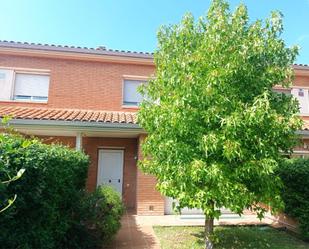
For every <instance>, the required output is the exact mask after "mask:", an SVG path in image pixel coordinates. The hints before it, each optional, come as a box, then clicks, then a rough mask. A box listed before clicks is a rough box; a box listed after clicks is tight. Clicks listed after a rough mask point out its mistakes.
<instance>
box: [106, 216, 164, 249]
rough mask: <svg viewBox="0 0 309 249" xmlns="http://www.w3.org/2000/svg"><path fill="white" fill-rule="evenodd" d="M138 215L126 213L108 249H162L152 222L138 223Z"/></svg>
mask: <svg viewBox="0 0 309 249" xmlns="http://www.w3.org/2000/svg"><path fill="white" fill-rule="evenodd" d="M137 217H138V216H136V215H131V214H128V213H126V214H125V215H124V217H123V218H122V221H121V224H122V226H121V229H120V230H119V232H118V233H117V235H116V237H115V239H114V241H113V242H112V244H111V245H110V246H108V247H107V249H160V243H159V240H158V239H157V237H156V235H155V233H154V231H153V228H152V225H151V223H148V224H145V223H144V224H141V223H138V221H137V219H136V218H137ZM103 248H104V249H105V248H106V247H103Z"/></svg>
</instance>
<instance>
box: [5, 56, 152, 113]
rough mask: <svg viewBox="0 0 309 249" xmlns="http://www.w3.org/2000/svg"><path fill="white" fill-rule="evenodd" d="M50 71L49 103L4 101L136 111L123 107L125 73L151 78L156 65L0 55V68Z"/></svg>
mask: <svg viewBox="0 0 309 249" xmlns="http://www.w3.org/2000/svg"><path fill="white" fill-rule="evenodd" d="M1 67H12V68H26V69H27V68H28V69H46V70H50V85H49V97H48V103H47V104H46V103H45V104H44V103H43V104H42V103H41V104H40V103H27V102H23V103H21V102H13V101H9V102H3V101H2V102H1V103H3V104H4V103H5V105H14V106H36V107H52V108H72V109H91V110H106V111H136V109H132V108H123V107H122V85H123V79H124V75H133V76H145V77H149V76H150V75H151V74H153V73H154V66H149V65H135V64H122V63H110V62H95V61H78V60H67V59H52V58H37V57H25V56H12V55H1V56H0V68H1Z"/></svg>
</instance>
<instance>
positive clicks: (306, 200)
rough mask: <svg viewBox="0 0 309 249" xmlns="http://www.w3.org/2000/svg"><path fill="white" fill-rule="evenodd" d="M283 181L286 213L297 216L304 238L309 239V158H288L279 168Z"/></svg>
mask: <svg viewBox="0 0 309 249" xmlns="http://www.w3.org/2000/svg"><path fill="white" fill-rule="evenodd" d="M279 175H280V177H281V179H282V181H283V185H284V188H283V191H282V199H283V201H284V203H285V213H286V214H288V215H290V216H292V217H294V218H296V220H298V222H299V228H300V231H301V234H302V236H303V238H304V239H306V240H309V159H302V158H298V159H287V160H285V161H284V162H283V163H282V165H281V167H280V168H279Z"/></svg>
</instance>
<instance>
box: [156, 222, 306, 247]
mask: <svg viewBox="0 0 309 249" xmlns="http://www.w3.org/2000/svg"><path fill="white" fill-rule="evenodd" d="M154 231H155V233H156V235H157V236H158V238H159V240H160V243H161V248H162V249H203V248H204V232H203V231H204V228H203V227H159V226H156V227H154ZM215 235H216V237H217V238H218V241H219V242H218V243H217V244H216V247H215V248H216V249H267V248H271V249H309V243H306V242H304V241H302V240H300V239H298V238H296V237H294V236H293V235H291V234H288V233H287V232H285V231H279V230H276V229H273V228H271V227H268V226H224V227H221V226H219V227H215Z"/></svg>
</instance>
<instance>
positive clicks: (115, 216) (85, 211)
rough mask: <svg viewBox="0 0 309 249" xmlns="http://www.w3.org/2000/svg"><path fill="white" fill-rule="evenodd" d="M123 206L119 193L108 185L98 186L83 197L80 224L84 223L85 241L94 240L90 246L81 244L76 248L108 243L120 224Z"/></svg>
mask: <svg viewBox="0 0 309 249" xmlns="http://www.w3.org/2000/svg"><path fill="white" fill-rule="evenodd" d="M123 212H124V206H123V204H122V201H121V197H120V195H119V193H117V192H116V191H115V190H114V189H113V188H111V187H109V186H104V187H98V188H97V189H96V191H94V192H93V193H89V194H87V195H86V197H85V198H84V200H83V202H82V205H81V209H80V215H81V217H82V218H81V220H82V222H81V224H86V229H87V232H86V233H85V232H84V234H86V235H87V238H85V239H84V241H87V240H88V242H87V244H88V246H89V245H90V242H89V241H93V242H95V243H94V244H93V245H91V247H87V245H82V247H80V245H81V244H80V245H79V247H78V245H76V248H101V247H102V245H106V244H108V243H109V242H110V241H111V239H112V238H113V236H114V235H115V234H116V232H117V231H118V229H119V228H120V226H121V223H120V220H121V217H122V215H123Z"/></svg>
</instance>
